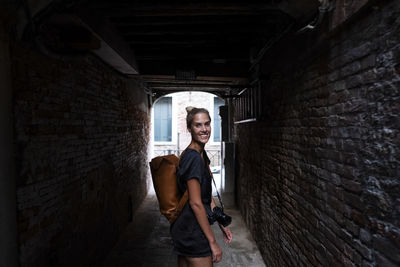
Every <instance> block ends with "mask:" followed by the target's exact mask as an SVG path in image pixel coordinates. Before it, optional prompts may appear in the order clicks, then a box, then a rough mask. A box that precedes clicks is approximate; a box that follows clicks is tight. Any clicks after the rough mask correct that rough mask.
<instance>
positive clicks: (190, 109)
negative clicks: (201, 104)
mask: <svg viewBox="0 0 400 267" xmlns="http://www.w3.org/2000/svg"><path fill="white" fill-rule="evenodd" d="M193 109H195V107H192V106H188V107H186V112H187V113H189V112H190V111H192V110H193Z"/></svg>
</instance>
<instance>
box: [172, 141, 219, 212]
mask: <svg viewBox="0 0 400 267" xmlns="http://www.w3.org/2000/svg"><path fill="white" fill-rule="evenodd" d="M203 157H204V160H203V159H202V158H201V154H200V153H199V152H197V151H196V150H194V149H191V148H187V149H186V151H185V152H184V153H183V155H182V158H181V159H180V161H179V169H178V172H177V178H178V186H179V189H180V190H181V192H185V190H186V189H187V181H188V180H190V179H197V180H198V181H199V183H200V190H201V199H202V202H203V204H206V205H210V204H211V190H212V189H211V176H210V171H209V169H208V165H209V164H210V159H209V158H208V156H207V153H206V152H205V151H204V152H203Z"/></svg>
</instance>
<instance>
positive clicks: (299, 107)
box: [235, 1, 400, 266]
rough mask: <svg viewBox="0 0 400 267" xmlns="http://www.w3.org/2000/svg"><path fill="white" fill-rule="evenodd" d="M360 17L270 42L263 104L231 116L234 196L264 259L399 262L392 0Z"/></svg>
mask: <svg viewBox="0 0 400 267" xmlns="http://www.w3.org/2000/svg"><path fill="white" fill-rule="evenodd" d="M357 16H358V17H357V18H356V19H354V20H349V21H348V22H347V24H346V25H343V27H341V29H340V30H337V31H335V32H331V33H330V34H331V35H330V36H328V37H326V36H327V35H326V33H327V30H326V29H325V28H324V29H322V30H321V31H320V32H317V33H309V34H306V35H302V36H297V37H292V38H291V39H290V38H289V39H287V40H285V41H284V42H283V43H281V44H279V45H278V47H279V50H278V49H276V50H272V51H270V54H268V55H267V56H266V57H267V58H268V59H269V60H268V62H264V64H263V65H262V66H261V75H260V77H261V79H262V89H263V91H262V104H263V107H264V108H263V112H262V115H261V116H260V118H259V120H258V121H257V122H253V123H247V124H238V125H237V126H236V138H235V140H236V146H237V155H236V159H237V187H236V188H237V198H238V199H237V200H238V203H239V206H240V209H241V212H242V214H243V215H244V218H245V221H246V222H247V224H248V226H249V227H250V229H251V232H252V234H253V237H254V238H255V240H256V242H257V244H258V246H259V248H260V250H261V252H262V255H263V257H264V259H265V261H266V263H267V266H303V265H305V266H318V265H323V266H398V265H399V264H400V180H399V178H400V152H399V151H400V133H399V130H400V68H399V66H400V19H399V18H400V2H399V1H387V2H385V4H384V5H383V4H381V6H375V7H372V8H366V9H365V10H363V11H362V13H359V15H357ZM322 34H325V38H326V39H323V37H322ZM293 44H296V45H293ZM271 63H272V64H271Z"/></svg>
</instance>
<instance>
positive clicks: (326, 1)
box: [296, 0, 331, 34]
mask: <svg viewBox="0 0 400 267" xmlns="http://www.w3.org/2000/svg"><path fill="white" fill-rule="evenodd" d="M319 2H320V3H321V5H320V6H319V8H318V16H317V17H316V18H315V19H314V21H312V22H311V23H310V24H308V25H307V26H305V27H303V28H301V29H300V30H298V31H297V32H296V34H301V33H304V32H306V31H313V30H315V29H316V28H317V27H318V26H319V25H320V24H321V22H322V20H323V18H324V16H325V14H326V13H328V12H329V11H330V10H331V1H330V0H319Z"/></svg>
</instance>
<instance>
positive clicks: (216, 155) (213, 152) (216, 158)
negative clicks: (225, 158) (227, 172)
mask: <svg viewBox="0 0 400 267" xmlns="http://www.w3.org/2000/svg"><path fill="white" fill-rule="evenodd" d="M182 151H183V150H177V149H155V150H154V157H158V156H165V155H170V154H175V155H177V156H178V157H179V155H180V154H181V152H182ZM206 152H207V156H208V158H209V159H210V166H211V167H214V166H220V165H221V150H219V149H207V150H206Z"/></svg>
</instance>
